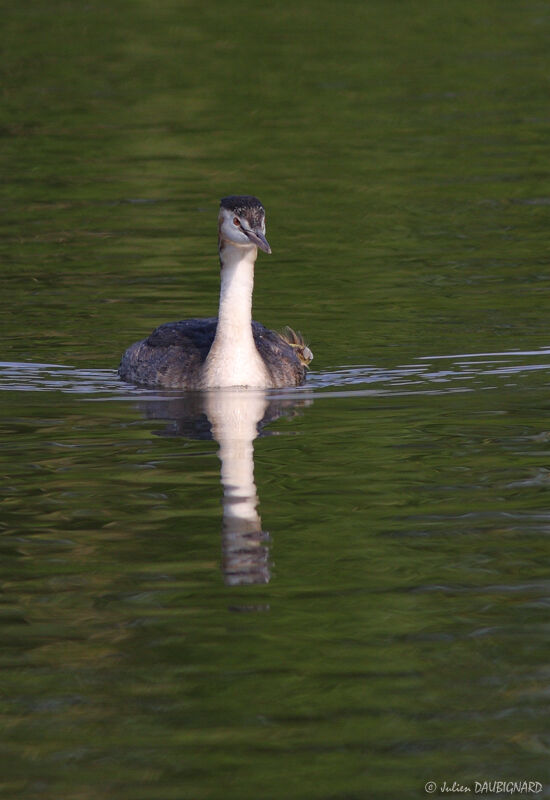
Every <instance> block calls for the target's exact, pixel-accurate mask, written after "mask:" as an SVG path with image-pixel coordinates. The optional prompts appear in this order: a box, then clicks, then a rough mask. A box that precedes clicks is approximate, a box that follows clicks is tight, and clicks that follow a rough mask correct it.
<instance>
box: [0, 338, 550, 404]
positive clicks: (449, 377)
mask: <svg viewBox="0 0 550 800" xmlns="http://www.w3.org/2000/svg"><path fill="white" fill-rule="evenodd" d="M549 356H550V349H546V348H545V349H541V350H512V351H508V352H502V353H463V354H454V355H429V356H419V357H418V359H417V362H416V363H413V364H402V365H399V366H397V367H394V368H392V369H386V368H382V367H377V366H374V365H344V366H340V367H335V368H333V369H329V370H323V371H319V372H317V371H312V372H310V374H309V376H308V380H307V383H306V384H305V385H304V386H301V387H298V388H296V389H290V390H288V389H287V390H276V394H277V396H278V397H284V396H286V395H289V396H292V397H295V396H296V394H301V393H304V392H307V393H308V394H313V395H315V396H323V395H328V396H330V397H333V398H334V397H349V396H355V397H357V396H369V395H390V394H391V395H394V394H399V395H403V394H448V393H451V392H471V391H482V390H488V389H496V388H499V386H500V385H502V383H499V381H502V380H504V381H505V385H506V386H510V385H518V384H519V383H520V381H522V380H523V379H524V378H525V377H527V376H529V375H530V374H533V373H535V372H539V373H540V372H544V371H546V370H550V359H549V358H548V357H549ZM432 362H433V363H432ZM442 362H446V363H442ZM495 379H496V384H495ZM0 390H3V391H12V392H13V391H18V392H44V391H46V392H52V391H58V392H65V393H72V394H83V395H102V396H103V397H104V396H105V395H107V396H108V397H109V398H111V399H114V398H120V399H125V398H128V397H130V398H131V397H135V396H136V395H147V396H148V397H151V395H152V393H153V392H156V393H157V394H158V390H151V389H144V388H139V387H135V386H131V385H129V384H127V383H124V382H123V381H121V380H120V378H119V377H118V375H117V373H116V371H115V370H112V369H81V368H75V367H71V366H65V365H62V364H41V363H25V362H0ZM162 394H163V396H165V395H166V392H164V391H163V392H162ZM169 394H171V395H173V394H181V393H180V392H174V391H171V392H169ZM97 399H100V398H97Z"/></svg>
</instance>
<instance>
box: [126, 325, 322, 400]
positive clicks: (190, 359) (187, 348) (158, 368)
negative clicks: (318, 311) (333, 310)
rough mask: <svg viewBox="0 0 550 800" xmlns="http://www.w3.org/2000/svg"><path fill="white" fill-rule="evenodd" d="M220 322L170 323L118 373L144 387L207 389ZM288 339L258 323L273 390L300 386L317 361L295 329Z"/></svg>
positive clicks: (255, 329)
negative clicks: (207, 367)
mask: <svg viewBox="0 0 550 800" xmlns="http://www.w3.org/2000/svg"><path fill="white" fill-rule="evenodd" d="M217 323H218V319H217V317H206V318H204V319H185V320H181V322H165V323H164V325H160V326H159V327H158V328H157V329H156V330H154V331H153V332H152V334H151V335H150V336H148V337H147V339H143V340H142V341H141V342H135V344H133V345H131V346H130V347H129V348H128V349H127V350H126V352H125V353H124V355H123V356H122V361H121V362H120V366H119V368H118V374H119V375H120V377H121V378H122V380H124V381H128V383H135V384H137V385H139V386H164V387H165V388H168V389H202V388H204V387H203V385H202V368H203V366H204V362H205V361H206V357H207V356H208V353H209V351H210V347H211V346H212V342H213V341H214V336H215V335H216V327H217ZM285 334H286V335H285V336H283V335H282V334H279V333H277V332H275V331H271V330H269V328H266V327H265V326H264V325H261V324H260V323H259V322H252V335H253V336H254V343H255V345H256V347H257V349H258V352H259V354H260V356H261V357H262V359H263V361H264V364H265V365H266V367H267V370H268V372H269V375H270V378H271V381H272V387H273V388H281V387H284V386H300V385H301V384H302V383H303V382H304V381H305V379H306V375H307V366H308V364H309V362H310V361H311V359H312V358H313V356H312V355H311V351H310V349H309V348H308V347H306V345H305V344H304V343H303V340H302V338H301V336H300V334H297V333H295V332H294V331H293V330H292V328H287V329H286V330H285Z"/></svg>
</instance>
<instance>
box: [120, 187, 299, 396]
mask: <svg viewBox="0 0 550 800" xmlns="http://www.w3.org/2000/svg"><path fill="white" fill-rule="evenodd" d="M258 247H259V248H260V250H263V251H264V252H265V253H271V248H270V246H269V244H268V242H267V239H266V238H265V211H264V207H263V206H262V204H261V203H260V201H259V200H258V199H257V198H256V197H250V196H243V197H224V198H223V200H222V201H221V205H220V213H219V216H218V249H219V254H220V265H221V290H220V305H219V312H218V317H217V318H215V317H211V318H208V319H187V320H183V321H181V322H168V323H166V324H164V325H161V326H160V327H158V328H157V329H156V330H155V331H153V333H152V334H151V335H150V336H149V337H148V338H147V339H144V340H143V341H141V342H136V343H135V344H133V345H131V346H130V347H129V348H128V350H126V352H125V353H124V355H123V356H122V361H121V363H120V367H119V374H120V376H121V378H122V379H123V380H125V381H129V382H130V383H137V384H140V385H143V386H166V387H169V388H179V389H208V388H218V387H228V386H246V387H253V388H275V387H282V386H298V385H300V384H301V383H303V382H304V380H305V376H306V372H307V365H308V364H309V362H310V361H311V359H312V358H313V355H312V353H311V350H310V349H309V348H308V347H306V345H305V344H304V341H303V339H302V337H301V336H300V334H297V333H295V332H294V331H293V330H292V329H291V328H287V329H286V332H285V334H284V335H283V334H279V333H275V332H274V331H270V330H269V329H268V328H264V326H263V325H260V324H259V323H258V322H253V321H252V290H253V287H254V264H255V261H256V256H257V255H258Z"/></svg>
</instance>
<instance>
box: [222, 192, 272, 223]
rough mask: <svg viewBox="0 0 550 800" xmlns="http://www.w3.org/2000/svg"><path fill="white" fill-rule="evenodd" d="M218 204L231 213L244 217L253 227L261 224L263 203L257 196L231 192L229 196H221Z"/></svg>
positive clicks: (263, 213)
mask: <svg viewBox="0 0 550 800" xmlns="http://www.w3.org/2000/svg"><path fill="white" fill-rule="evenodd" d="M220 206H221V208H226V209H227V210H228V211H231V212H232V213H233V214H238V215H239V216H240V217H245V219H247V220H248V222H249V223H250V225H252V226H253V227H256V226H261V225H262V221H263V219H264V217H265V209H264V207H263V205H262V204H261V203H260V201H259V200H258V198H257V197H253V196H252V195H250V194H242V195H236V194H232V195H230V196H229V197H222V199H221V201H220Z"/></svg>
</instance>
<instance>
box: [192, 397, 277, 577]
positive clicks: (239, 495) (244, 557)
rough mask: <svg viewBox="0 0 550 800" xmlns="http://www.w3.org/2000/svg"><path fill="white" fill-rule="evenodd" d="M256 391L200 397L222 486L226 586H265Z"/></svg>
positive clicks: (260, 403)
mask: <svg viewBox="0 0 550 800" xmlns="http://www.w3.org/2000/svg"><path fill="white" fill-rule="evenodd" d="M267 404H268V403H267V398H266V394H265V392H264V391H262V390H258V391H251V390H246V391H243V390H238V389H220V390H218V391H210V392H208V393H207V394H206V397H205V402H204V410H205V412H206V415H207V417H208V420H209V422H210V425H211V426H212V436H213V437H214V439H216V441H217V442H218V444H219V446H220V449H219V450H218V455H219V458H220V461H221V481H222V486H223V529H222V552H223V573H224V579H225V582H226V583H227V584H229V585H237V584H247V583H267V582H268V581H269V578H270V572H269V560H268V550H267V546H266V540H267V538H268V537H267V534H265V533H264V532H263V531H262V521H261V519H260V515H259V514H258V495H257V491H256V484H255V482H254V445H253V442H254V439H255V438H256V437H257V435H258V423H260V422H261V421H262V419H263V418H264V415H265V413H266V409H267Z"/></svg>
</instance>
